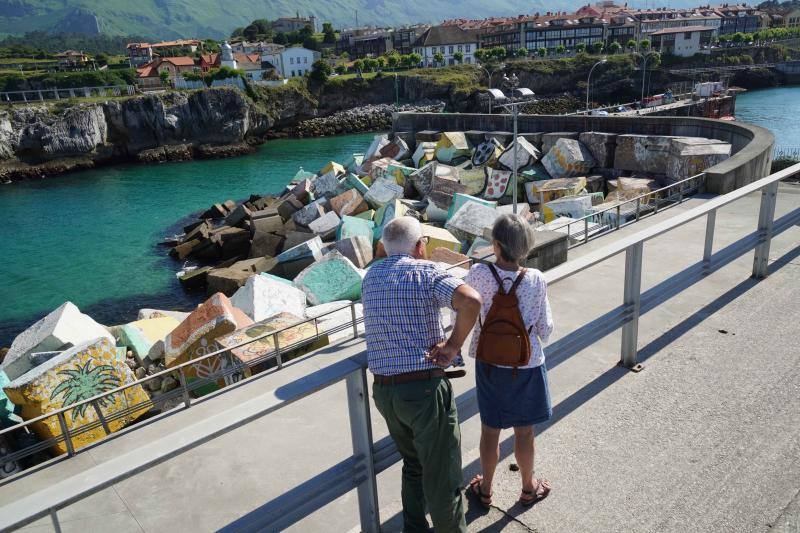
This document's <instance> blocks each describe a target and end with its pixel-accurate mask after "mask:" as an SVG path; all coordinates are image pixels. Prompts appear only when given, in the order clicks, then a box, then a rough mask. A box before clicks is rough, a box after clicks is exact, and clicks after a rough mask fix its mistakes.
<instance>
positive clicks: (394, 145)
mask: <svg viewBox="0 0 800 533" xmlns="http://www.w3.org/2000/svg"><path fill="white" fill-rule="evenodd" d="M379 154H380V156H381V157H388V158H390V159H394V160H395V161H400V160H401V159H405V158H406V157H408V154H409V151H408V144H406V142H405V141H404V140H403V139H402V138H401V137H395V138H394V139H393V140H392V141H391V142H390V143H389V144H387V145H385V146H383V147H381V149H380V151H379Z"/></svg>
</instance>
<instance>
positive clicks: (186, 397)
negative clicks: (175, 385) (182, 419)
mask: <svg viewBox="0 0 800 533" xmlns="http://www.w3.org/2000/svg"><path fill="white" fill-rule="evenodd" d="M178 381H180V383H181V389H183V404H184V405H185V406H186V408H187V409H188V408H189V407H190V406H191V405H192V398H191V396H189V387H188V386H187V384H186V374H184V372H183V367H182V366H181V367H178Z"/></svg>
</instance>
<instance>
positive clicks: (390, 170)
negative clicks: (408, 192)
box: [386, 163, 417, 185]
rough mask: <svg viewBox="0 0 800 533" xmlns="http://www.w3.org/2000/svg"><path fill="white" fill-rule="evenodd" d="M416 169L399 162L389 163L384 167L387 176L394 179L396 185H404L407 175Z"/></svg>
mask: <svg viewBox="0 0 800 533" xmlns="http://www.w3.org/2000/svg"><path fill="white" fill-rule="evenodd" d="M416 171H417V169H416V168H414V167H407V166H404V165H401V164H399V163H391V164H389V166H388V167H386V175H387V177H391V178H392V179H394V181H395V182H396V183H397V184H398V185H405V183H406V180H408V177H409V176H410V175H411V174H413V173H414V172H416Z"/></svg>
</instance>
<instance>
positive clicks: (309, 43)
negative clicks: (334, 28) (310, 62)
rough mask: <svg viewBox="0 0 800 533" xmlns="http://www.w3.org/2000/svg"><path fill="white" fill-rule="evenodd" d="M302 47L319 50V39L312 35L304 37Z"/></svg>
mask: <svg viewBox="0 0 800 533" xmlns="http://www.w3.org/2000/svg"><path fill="white" fill-rule="evenodd" d="M303 48H306V49H308V50H314V51H316V52H319V49H320V46H319V41H317V40H316V39H314V38H313V37H306V38H305V39H303Z"/></svg>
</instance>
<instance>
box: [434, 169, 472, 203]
mask: <svg viewBox="0 0 800 533" xmlns="http://www.w3.org/2000/svg"><path fill="white" fill-rule="evenodd" d="M457 192H460V193H466V192H467V187H466V186H465V185H463V184H462V183H461V182H460V181H459V172H458V169H457V168H456V167H449V166H447V165H436V168H435V174H434V176H433V180H432V182H431V191H430V193H429V194H428V199H429V200H431V201H432V202H433V203H435V204H436V205H437V206H438V207H439V208H440V209H444V210H447V209H449V208H450V203H451V202H452V201H453V195H454V194H455V193H457Z"/></svg>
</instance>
